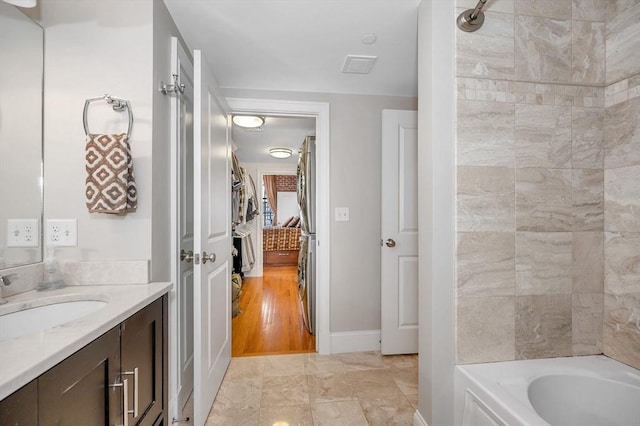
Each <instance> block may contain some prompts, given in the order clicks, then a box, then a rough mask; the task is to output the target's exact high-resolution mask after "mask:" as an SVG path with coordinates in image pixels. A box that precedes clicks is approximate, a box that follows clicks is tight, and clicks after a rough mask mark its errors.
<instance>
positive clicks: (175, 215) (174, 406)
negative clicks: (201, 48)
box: [167, 37, 193, 419]
mask: <svg viewBox="0 0 640 426" xmlns="http://www.w3.org/2000/svg"><path fill="white" fill-rule="evenodd" d="M180 50H181V51H182V54H183V55H184V56H185V57H186V58H188V60H189V63H190V65H191V68H192V71H193V56H192V54H191V51H189V49H187V48H185V46H184V44H183V43H182V42H181V41H180V40H179V39H178V38H177V37H171V56H170V59H171V65H170V69H171V73H172V74H177V73H179V70H178V69H177V68H176V67H177V65H178V51H180ZM191 78H193V72H192V75H191ZM167 97H168V98H169V102H170V108H169V111H170V119H169V121H170V124H169V128H170V132H171V140H170V141H171V143H170V148H169V156H170V157H169V158H170V159H169V173H170V184H169V192H170V203H171V208H170V210H171V211H170V225H169V230H170V231H169V232H170V234H171V235H170V241H171V243H170V244H171V253H170V259H171V266H170V276H171V282H172V283H173V286H172V288H171V290H170V291H169V332H168V334H169V336H168V343H169V345H168V346H169V360H170V362H169V363H168V369H169V374H168V378H169V383H168V385H167V389H168V394H169V395H168V396H169V401H168V410H169V413H168V417H169V418H172V419H173V418H180V417H181V410H182V407H180V406H179V404H178V394H179V392H181V387H182V383H181V381H180V366H179V365H178V362H179V360H180V356H179V352H180V340H179V338H180V326H181V324H180V314H181V312H180V310H179V303H181V300H180V297H179V294H178V290H179V289H178V281H179V279H180V262H181V261H180V256H179V252H180V246H181V241H180V236H179V220H180V187H179V185H178V179H179V176H178V173H179V167H180V166H179V163H180V150H179V146H178V143H179V137H180V136H179V132H180V129H179V128H178V115H179V113H180V112H179V101H180V100H179V96H176V95H175V94H169V95H168V96H167ZM191 333H192V334H193V330H191ZM192 383H193V382H192ZM190 392H193V387H191V389H190Z"/></svg>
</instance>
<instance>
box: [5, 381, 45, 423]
mask: <svg viewBox="0 0 640 426" xmlns="http://www.w3.org/2000/svg"><path fill="white" fill-rule="evenodd" d="M0 424H2V425H3V426H4V425H8V426H22V425H24V426H31V425H35V424H38V381H37V380H34V381H32V382H29V383H27V384H26V385H24V386H23V387H21V388H20V389H19V390H17V391H15V392H14V393H12V394H11V395H9V396H8V397H7V398H5V399H3V400H2V401H0Z"/></svg>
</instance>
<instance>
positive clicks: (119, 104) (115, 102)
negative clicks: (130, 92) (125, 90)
mask: <svg viewBox="0 0 640 426" xmlns="http://www.w3.org/2000/svg"><path fill="white" fill-rule="evenodd" d="M96 101H105V102H106V103H108V104H109V105H111V107H112V108H113V110H114V111H117V112H122V111H124V110H125V109H126V110H127V111H128V112H129V127H128V128H127V139H128V138H129V136H131V129H132V128H133V112H132V111H131V104H130V103H129V101H128V100H126V99H121V98H116V97H115V96H111V95H107V94H105V95H103V96H98V97H96V98H89V99H87V100H86V101H84V110H83V111H82V124H83V125H84V133H85V135H87V137H89V123H88V118H87V115H88V112H89V104H90V103H91V102H96Z"/></svg>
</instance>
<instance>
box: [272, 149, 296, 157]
mask: <svg viewBox="0 0 640 426" xmlns="http://www.w3.org/2000/svg"><path fill="white" fill-rule="evenodd" d="M292 153H293V151H292V150H291V149H289V148H270V149H269V155H271V156H272V157H273V158H289V157H291V154H292Z"/></svg>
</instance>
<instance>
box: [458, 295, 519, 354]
mask: <svg viewBox="0 0 640 426" xmlns="http://www.w3.org/2000/svg"><path fill="white" fill-rule="evenodd" d="M514 325H515V321H514V297H470V298H462V299H458V304H457V329H456V332H457V341H458V345H457V348H458V357H457V363H458V364H469V363H474V362H491V361H509V360H513V359H514V355H515V353H514Z"/></svg>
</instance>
